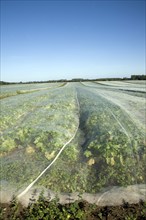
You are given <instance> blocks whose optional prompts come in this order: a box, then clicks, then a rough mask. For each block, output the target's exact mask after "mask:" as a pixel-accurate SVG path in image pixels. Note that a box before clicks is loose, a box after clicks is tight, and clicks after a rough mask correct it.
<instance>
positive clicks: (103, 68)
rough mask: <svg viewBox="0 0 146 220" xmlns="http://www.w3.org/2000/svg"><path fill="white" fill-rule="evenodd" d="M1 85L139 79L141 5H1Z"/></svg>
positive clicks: (142, 38) (142, 64)
mask: <svg viewBox="0 0 146 220" xmlns="http://www.w3.org/2000/svg"><path fill="white" fill-rule="evenodd" d="M1 13H2V14H1V80H3V81H32V80H52V79H72V78H103V77H125V76H126V77H128V76H130V75H131V74H145V37H146V36H145V1H141V0H138V1H135V0H131V1H128V0H122V1H118V0H117V1H75V0H74V1H69V0H68V1H61V0H60V1H41V0H40V1H34V0H33V1H28V0H27V1H22V0H17V1H13V0H11V1H6V0H2V1H1Z"/></svg>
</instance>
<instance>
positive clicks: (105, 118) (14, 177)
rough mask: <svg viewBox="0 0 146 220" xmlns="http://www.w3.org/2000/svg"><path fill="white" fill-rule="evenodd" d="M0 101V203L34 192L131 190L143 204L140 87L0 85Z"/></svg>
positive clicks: (145, 102) (144, 118) (143, 97)
mask: <svg viewBox="0 0 146 220" xmlns="http://www.w3.org/2000/svg"><path fill="white" fill-rule="evenodd" d="M0 102H1V105H0V107H1V109H0V111H1V114H0V117H1V118H0V121H1V128H0V135H1V138H0V142H1V143H0V146H1V148H0V163H1V168H2V169H1V171H0V181H1V188H0V190H1V193H2V195H3V196H2V198H1V200H3V199H6V198H8V197H9V196H10V195H12V193H14V194H16V195H18V197H19V196H20V197H23V195H25V194H26V193H27V192H28V191H29V190H30V189H31V188H32V187H34V186H37V187H38V188H39V187H40V188H41V187H44V188H45V189H49V190H51V191H52V192H59V193H75V192H79V193H92V194H95V193H101V192H103V191H104V190H105V189H113V188H114V187H125V188H126V187H128V186H134V185H135V186H139V187H140V188H141V187H143V189H142V193H143V194H142V196H143V198H144V196H145V193H146V190H145V191H144V188H146V185H145V184H146V179H145V173H146V163H145V161H146V138H145V137H146V84H145V82H144V81H142V82H140V83H139V82H138V81H135V82H128V81H127V82H118V81H116V82H115V81H113V82H101V81H100V82H84V83H80V82H78V83H66V84H64V83H58V84H57V83H55V84H53V83H52V84H49V83H48V84H32V85H20V84H19V85H13V86H12V85H8V86H1V99H0ZM140 193H141V191H140ZM128 195H129V194H128ZM140 198H141V197H140Z"/></svg>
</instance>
